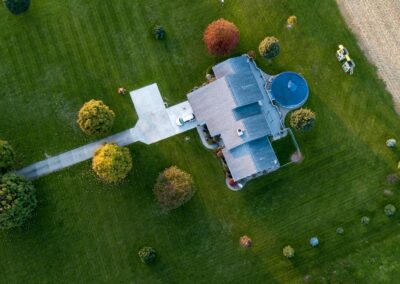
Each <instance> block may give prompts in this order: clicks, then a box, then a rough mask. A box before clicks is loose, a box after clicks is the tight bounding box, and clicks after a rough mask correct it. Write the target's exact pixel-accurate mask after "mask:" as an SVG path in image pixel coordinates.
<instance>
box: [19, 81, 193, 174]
mask: <svg viewBox="0 0 400 284" xmlns="http://www.w3.org/2000/svg"><path fill="white" fill-rule="evenodd" d="M130 95H131V98H132V101H133V103H134V105H135V109H136V112H137V114H138V117H139V120H138V122H137V123H136V125H135V127H133V128H131V129H128V130H125V131H123V132H120V133H117V134H114V135H111V136H109V137H106V138H103V139H100V140H98V141H96V142H93V143H90V144H88V145H85V146H82V147H79V148H76V149H73V150H71V151H68V152H65V153H62V154H60V155H58V156H55V157H51V158H49V159H46V160H43V161H40V162H38V163H35V164H32V165H30V166H28V167H26V168H23V169H20V170H18V171H17V173H18V174H20V175H23V176H25V177H26V178H28V179H35V178H38V177H41V176H44V175H47V174H50V173H52V172H55V171H59V170H61V169H64V168H67V167H70V166H72V165H75V164H77V163H80V162H83V161H85V160H89V159H91V158H92V157H93V154H94V151H95V150H96V149H97V148H98V147H100V146H101V145H102V144H104V143H111V142H113V143H117V144H118V145H120V146H126V145H129V144H132V143H134V142H137V141H140V142H143V143H146V144H152V143H156V142H158V141H160V140H163V139H166V138H169V137H171V136H174V135H176V134H180V133H183V132H185V131H188V130H191V129H193V128H195V127H196V121H192V122H190V123H187V124H185V125H184V126H182V127H179V126H177V125H176V123H175V121H176V119H177V118H178V117H179V116H182V114H185V113H190V112H192V108H191V107H190V105H189V103H188V102H187V101H185V102H183V103H180V104H177V105H175V106H172V107H170V108H166V107H165V105H164V102H163V100H162V98H161V94H160V92H159V90H158V87H157V84H153V85H150V86H147V87H144V88H142V89H139V90H136V91H132V92H131V93H130Z"/></svg>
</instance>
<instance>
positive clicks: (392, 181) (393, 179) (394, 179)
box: [386, 174, 399, 184]
mask: <svg viewBox="0 0 400 284" xmlns="http://www.w3.org/2000/svg"><path fill="white" fill-rule="evenodd" d="M386 181H387V182H388V183H389V184H395V183H397V182H398V181H399V176H398V175H397V174H390V175H387V176H386Z"/></svg>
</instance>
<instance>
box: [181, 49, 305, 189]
mask: <svg viewBox="0 0 400 284" xmlns="http://www.w3.org/2000/svg"><path fill="white" fill-rule="evenodd" d="M213 71H214V74H215V79H216V80H215V81H212V82H211V83H209V84H207V85H205V86H204V87H201V88H199V89H197V90H194V91H193V92H191V93H189V94H188V101H189V104H190V105H191V107H192V109H193V113H194V115H195V117H196V120H197V123H198V125H199V126H203V125H206V126H207V129H208V131H209V133H210V135H211V136H212V137H218V138H219V144H220V146H221V148H222V153H223V156H224V162H226V165H227V167H228V168H229V171H230V175H231V177H232V179H233V180H234V181H235V182H237V184H238V185H239V187H242V186H243V185H244V183H245V182H246V181H248V180H250V179H252V178H254V177H257V176H260V175H264V174H267V173H270V172H272V171H275V170H277V169H279V168H280V166H281V164H280V162H279V160H278V158H277V155H276V153H275V151H274V148H273V147H272V144H271V142H272V141H275V140H278V139H281V138H283V137H286V136H287V135H288V134H290V135H291V136H292V137H293V139H294V136H293V135H292V133H291V132H290V129H288V128H286V127H285V125H284V115H285V114H286V113H287V112H288V111H290V110H292V109H295V108H298V107H300V106H301V105H303V104H304V103H305V101H306V100H307V97H308V86H307V83H306V81H305V80H304V78H303V77H301V76H300V75H298V74H296V73H293V72H284V73H281V74H279V75H277V76H270V75H268V74H266V73H264V72H263V71H262V70H261V69H259V68H258V67H257V65H256V64H255V62H254V61H253V60H252V59H251V58H249V57H248V56H247V55H243V56H239V57H234V58H230V59H228V60H226V61H224V62H222V63H219V64H217V65H216V66H214V67H213ZM294 142H295V141H294ZM295 145H296V146H297V143H296V142H295Z"/></svg>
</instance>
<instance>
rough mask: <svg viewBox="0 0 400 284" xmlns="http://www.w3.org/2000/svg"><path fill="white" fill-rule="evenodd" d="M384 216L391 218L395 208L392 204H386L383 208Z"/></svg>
mask: <svg viewBox="0 0 400 284" xmlns="http://www.w3.org/2000/svg"><path fill="white" fill-rule="evenodd" d="M384 211H385V214H386V215H387V216H389V217H390V216H393V215H394V214H395V213H396V207H395V206H394V205H392V204H388V205H386V206H385V208H384Z"/></svg>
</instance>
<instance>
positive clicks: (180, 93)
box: [0, 0, 400, 283]
mask: <svg viewBox="0 0 400 284" xmlns="http://www.w3.org/2000/svg"><path fill="white" fill-rule="evenodd" d="M67 2H68V3H65V1H56V0H51V1H50V0H42V1H33V5H32V7H31V10H30V11H29V12H28V13H27V14H26V15H24V16H22V17H12V16H11V15H9V14H7V11H6V10H4V9H3V10H0V26H1V27H2V29H1V30H2V32H1V33H0V58H2V59H3V60H4V61H3V62H2V64H1V66H0V78H1V82H2V88H1V90H0V108H1V112H0V130H1V135H2V138H3V139H7V140H9V141H10V142H11V143H12V144H13V145H15V148H16V150H17V151H18V152H19V153H21V156H20V158H19V159H20V160H19V163H20V164H21V165H26V164H29V163H30V162H34V161H37V160H40V159H42V158H44V157H43V155H44V152H47V153H48V154H56V153H59V152H63V151H65V150H68V149H71V148H74V147H77V146H80V145H83V144H84V143H86V142H88V141H90V139H87V138H85V137H84V136H83V135H82V134H81V133H80V131H79V129H78V127H77V125H76V124H75V117H76V113H77V112H78V110H79V108H80V107H81V105H82V104H83V103H84V102H85V101H87V100H89V99H91V98H96V99H103V100H104V102H105V103H106V104H108V105H109V106H110V107H111V108H112V109H113V110H114V111H115V112H116V115H117V118H116V126H115V127H114V131H115V132H118V131H120V130H123V129H126V128H129V127H131V126H132V125H133V123H134V121H135V119H136V116H135V114H134V113H133V112H132V105H131V102H130V99H129V98H128V97H121V96H119V95H116V94H115V93H116V88H117V87H119V86H124V87H126V88H127V89H136V88H139V87H142V86H145V85H147V84H149V83H152V82H157V83H158V85H159V87H160V90H161V93H162V95H163V96H165V99H166V100H167V101H168V102H169V103H170V104H172V103H176V102H179V101H182V100H184V99H185V94H186V93H187V92H188V91H189V90H190V89H191V88H192V87H193V86H194V85H199V84H200V83H201V82H202V81H203V80H204V75H205V74H204V73H205V70H206V69H207V67H209V66H211V65H213V64H214V63H215V62H217V61H220V60H222V59H221V58H219V59H218V58H211V57H209V56H208V55H207V54H206V51H205V48H204V47H203V45H202V42H201V36H202V31H203V30H204V28H205V27H206V26H207V24H208V23H209V22H211V21H212V20H215V19H217V18H219V17H222V16H223V17H224V18H226V19H227V20H230V21H233V22H234V23H235V24H236V25H237V26H238V27H239V29H240V31H241V43H240V45H239V48H238V54H240V53H243V52H246V51H247V50H249V49H254V50H256V49H257V46H258V43H259V42H260V41H261V40H262V39H263V38H264V37H265V36H267V35H275V36H277V37H278V38H279V39H280V42H281V46H282V52H281V54H280V55H279V56H278V58H277V59H276V60H274V61H273V63H271V64H267V62H266V61H264V60H262V59H261V58H258V59H257V64H258V65H259V66H260V67H261V68H262V69H263V70H265V71H266V72H267V73H269V74H276V73H279V72H282V71H286V70H291V71H295V72H299V73H301V74H302V75H303V76H304V77H305V78H306V80H307V81H308V84H309V86H310V91H311V93H310V100H309V102H308V104H307V106H306V107H310V108H311V109H313V110H314V111H315V112H316V114H317V125H316V128H315V129H314V130H313V131H312V132H310V133H305V134H298V133H296V138H297V140H298V142H299V144H300V147H301V149H302V152H303V154H304V156H305V160H304V162H303V163H302V164H300V165H291V166H289V167H286V168H283V169H281V170H279V171H277V172H275V173H273V174H271V175H268V176H266V177H263V178H260V179H257V180H255V181H253V182H251V183H249V184H248V185H247V186H246V187H247V188H246V190H244V191H242V192H239V193H233V192H231V191H229V190H227V189H226V187H225V185H224V182H225V181H224V178H223V174H222V169H221V166H220V164H219V162H218V160H217V159H216V158H215V157H214V156H213V154H212V153H211V152H209V151H207V150H205V149H204V148H203V147H202V146H201V143H200V140H199V138H198V137H197V133H196V131H191V132H189V133H188V134H186V133H185V134H183V135H180V136H177V137H174V138H172V139H170V140H167V141H162V142H161V143H157V144H155V145H151V146H145V145H142V144H135V145H132V146H130V150H131V151H132V154H133V160H134V170H133V172H132V173H131V174H130V175H129V177H128V179H127V180H126V181H125V182H123V183H122V184H120V185H118V186H113V187H111V186H104V185H103V184H101V183H99V182H98V181H97V180H96V178H95V176H94V174H93V173H91V172H90V171H89V167H90V163H89V162H86V163H83V164H80V165H77V166H75V167H73V168H71V169H68V170H66V171H62V172H59V173H56V174H53V175H50V176H48V177H45V178H42V179H40V180H38V181H36V182H35V185H36V186H37V187H38V189H39V190H38V192H39V196H38V198H39V207H38V210H37V211H36V213H35V215H34V216H33V218H32V220H31V222H29V223H28V224H27V225H26V226H24V227H23V228H22V229H20V230H14V231H11V232H5V233H0V242H1V245H2V246H1V248H2V250H1V251H2V258H1V260H0V269H1V271H3V274H2V277H3V278H2V281H4V282H6V283H17V282H19V283H20V282H29V283H39V282H40V283H43V282H48V283H54V282H57V283H59V282H64V283H75V282H81V283H127V282H136V283H172V282H174V283H193V281H196V282H202V283H205V282H208V283H214V282H217V281H220V282H223V283H243V282H248V283H260V282H265V281H267V280H268V282H269V283H273V282H289V281H292V282H296V281H301V280H302V279H303V278H304V276H305V275H311V276H312V277H313V278H312V279H314V280H315V281H321V282H323V281H329V280H331V281H342V282H343V281H345V282H353V281H356V280H358V281H361V282H362V281H364V282H365V281H368V280H369V276H374V275H375V276H376V272H375V273H374V272H373V271H372V270H373V269H377V268H376V266H374V265H372V266H371V265H365V263H364V262H363V263H360V262H357V259H360V258H363V257H366V258H368V256H370V255H372V257H376V255H379V260H380V261H382V263H387V262H388V261H391V263H392V264H393V265H394V266H396V265H399V263H398V261H397V260H396V258H394V257H393V255H392V253H391V247H393V245H391V243H392V242H396V235H397V231H398V225H397V222H398V220H399V217H398V216H395V217H394V218H391V219H389V218H387V217H386V216H384V214H383V206H384V205H385V204H386V203H392V204H394V205H396V206H397V207H398V208H399V207H400V202H399V201H400V198H399V196H398V195H399V192H398V189H397V188H394V186H389V185H387V184H386V181H385V177H386V175H387V174H389V173H391V172H393V171H394V170H395V166H396V163H397V160H398V156H397V155H396V154H395V153H393V151H391V150H390V149H387V148H386V146H385V145H384V143H385V141H386V139H387V138H389V137H396V136H395V133H399V130H400V129H399V128H400V127H399V124H398V117H397V116H396V115H395V113H394V111H393V110H392V105H391V99H390V96H389V94H387V93H386V92H385V91H384V86H383V84H382V82H381V81H379V80H378V79H377V77H376V74H375V70H374V68H373V67H371V66H370V65H369V64H368V62H367V61H366V59H365V57H364V56H363V55H362V53H361V52H360V50H359V48H358V47H357V45H356V42H355V39H354V37H353V36H352V35H351V34H350V32H349V31H348V29H347V28H346V27H345V24H344V22H343V20H342V18H341V16H340V14H339V12H338V10H337V7H336V4H335V3H334V1H317V2H316V1H311V0H298V1H278V0H276V1H267V0H249V1H246V2H244V1H234V0H232V1H229V3H226V5H225V7H224V8H223V9H221V8H220V7H219V5H218V3H216V1H211V0H209V1H195V2H191V3H190V4H188V3H187V1H183V0H176V1H162V2H161V1H155V0H149V1H146V3H141V2H140V1H124V2H122V1H117V0H115V1H107V2H105V1H104V3H103V1H94V0H88V1H84V3H83V1H76V0H71V1H67ZM292 14H295V15H296V16H297V17H298V20H299V24H298V26H297V27H296V28H294V29H293V30H287V29H286V27H285V24H286V19H287V17H288V16H289V15H292ZM156 23H157V24H162V25H163V26H164V27H165V28H166V31H167V38H166V40H165V41H164V42H158V41H155V40H153V38H152V36H151V34H150V31H151V28H152V27H153V25H154V24H156ZM339 43H343V44H345V45H346V47H347V48H349V49H350V51H351V55H352V58H354V60H355V61H356V64H357V70H356V72H355V75H354V76H353V77H349V76H346V75H344V74H343V73H342V71H341V69H340V64H339V63H338V62H337V61H336V59H335V56H334V52H335V49H336V45H337V44H339ZM186 136H188V137H190V140H189V141H185V137H186ZM396 138H397V137H396ZM174 164H176V165H177V166H178V167H180V168H182V169H183V170H185V171H187V172H189V173H191V174H192V175H193V177H194V180H195V182H196V184H197V186H198V192H197V193H196V195H195V197H194V198H193V200H192V201H190V202H189V203H188V204H186V205H185V206H184V207H182V208H180V209H178V210H177V211H175V212H173V213H171V214H169V215H162V214H161V213H160V212H159V210H158V209H157V206H156V204H155V201H154V200H153V195H152V192H151V189H152V187H153V185H154V182H155V180H156V177H157V175H158V173H159V172H160V171H161V170H163V169H164V168H166V167H168V166H170V165H174ZM390 187H392V188H393V190H394V192H395V193H394V195H393V196H392V197H384V196H383V190H384V189H386V188H390ZM396 187H397V186H396ZM363 215H367V216H369V217H371V223H370V225H368V226H367V227H365V226H362V225H361V224H360V218H361V216H363ZM338 226H343V227H344V229H345V233H344V235H343V236H338V235H337V234H336V233H335V230H336V228H337V227H338ZM244 234H247V235H249V236H250V237H251V238H252V240H253V242H254V246H253V248H252V249H251V250H249V251H244V250H243V249H242V248H241V247H240V246H239V237H240V236H242V235H244ZM312 235H317V236H318V237H319V239H320V241H321V244H320V246H319V248H318V249H311V248H310V247H309V245H308V240H309V238H310V237H311V236H312ZM385 240H386V243H385V245H384V246H382V248H381V247H380V243H381V242H383V241H385ZM367 241H368V243H367ZM286 244H290V245H292V246H293V247H294V248H295V250H296V257H295V258H294V259H293V260H292V261H288V260H286V259H284V258H283V256H282V255H281V253H282V248H283V246H285V245H286ZM143 245H151V246H153V247H154V248H155V249H156V250H157V251H158V253H159V260H158V262H157V263H156V264H155V265H154V266H150V267H148V266H145V265H143V264H141V263H140V260H139V259H138V257H137V250H138V249H139V248H140V247H142V246H143ZM369 246H373V248H374V250H373V252H371V254H369V253H368V248H369ZM394 253H395V254H396V255H397V256H398V252H397V251H395V252H394ZM335 271H336V273H335ZM375 271H376V270H375ZM379 275H380V276H379V277H381V278H378V276H376V277H377V278H375V279H377V280H379V279H382V278H386V279H392V278H393V277H395V276H396V274H395V272H394V271H393V270H390V269H386V270H382V272H381V274H379Z"/></svg>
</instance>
